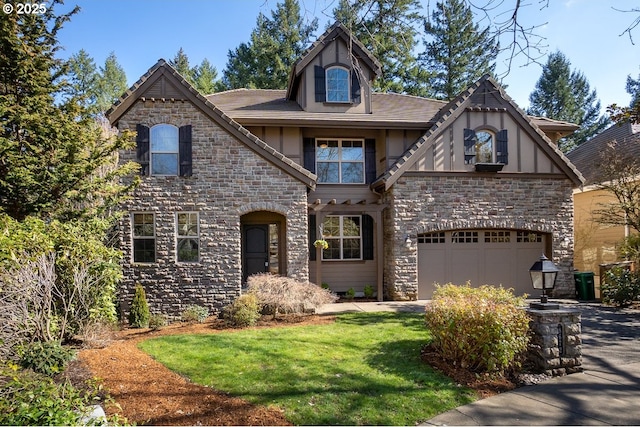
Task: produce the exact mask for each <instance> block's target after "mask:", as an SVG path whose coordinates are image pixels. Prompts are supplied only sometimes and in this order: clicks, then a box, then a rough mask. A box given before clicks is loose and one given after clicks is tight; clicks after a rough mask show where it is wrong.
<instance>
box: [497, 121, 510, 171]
mask: <svg viewBox="0 0 640 427" xmlns="http://www.w3.org/2000/svg"><path fill="white" fill-rule="evenodd" d="M496 140H497V145H496V160H497V161H498V163H504V164H505V165H506V164H508V163H509V144H508V142H509V138H508V137H507V130H506V129H502V130H501V131H499V132H498V135H497V136H496Z"/></svg>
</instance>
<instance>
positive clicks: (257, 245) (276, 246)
mask: <svg viewBox="0 0 640 427" xmlns="http://www.w3.org/2000/svg"><path fill="white" fill-rule="evenodd" d="M240 224H241V226H242V282H243V283H246V281H247V278H248V277H249V276H251V275H253V274H258V273H267V272H268V273H273V274H280V275H286V265H287V264H286V259H285V258H286V245H285V242H286V229H285V228H286V219H285V217H284V216H283V215H280V214H278V213H275V212H267V211H258V212H250V213H248V214H245V215H242V217H241V218H240Z"/></svg>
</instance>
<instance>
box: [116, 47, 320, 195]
mask: <svg viewBox="0 0 640 427" xmlns="http://www.w3.org/2000/svg"><path fill="white" fill-rule="evenodd" d="M145 97H146V98H149V99H150V98H154V97H155V98H156V99H163V100H165V99H166V100H167V101H172V100H187V101H189V102H191V103H192V104H193V105H194V106H195V107H196V108H198V109H199V110H200V111H202V112H203V113H204V114H205V115H206V116H208V117H209V118H210V119H211V120H213V121H214V122H215V123H216V124H218V125H219V126H221V127H222V128H223V129H225V130H226V131H227V132H228V133H229V134H230V135H232V136H233V137H235V138H236V139H237V140H238V141H240V142H241V143H243V144H244V145H246V146H247V147H248V148H250V149H251V150H252V151H254V152H255V153H256V154H258V155H260V156H261V157H263V158H264V159H266V160H268V161H269V162H271V163H273V164H274V165H275V166H277V167H279V168H280V169H282V170H283V171H285V172H286V173H288V174H289V175H291V176H292V177H294V178H296V179H298V180H299V181H301V182H303V183H304V184H305V185H306V186H307V187H309V188H311V189H314V188H315V186H316V180H317V177H316V175H315V174H313V173H311V172H309V171H308V170H306V169H305V168H303V167H302V166H300V165H299V164H297V163H295V162H294V161H293V160H291V159H289V158H288V157H286V156H284V155H283V154H282V153H280V152H278V151H276V150H275V149H274V148H272V147H270V146H269V145H268V144H266V143H265V142H264V141H262V140H261V139H260V138H258V137H257V136H255V135H254V134H252V133H251V132H249V131H248V130H247V129H246V128H244V127H243V126H241V125H240V124H239V123H238V122H236V121H235V120H233V119H232V118H231V117H229V116H228V115H226V114H225V113H224V112H223V111H222V110H220V109H219V108H218V107H216V106H215V105H214V104H212V103H211V102H210V101H208V100H207V99H206V98H205V97H204V96H202V95H200V93H199V92H198V91H197V90H196V89H195V88H194V87H193V86H191V84H189V82H187V81H186V80H185V79H184V78H183V77H182V76H181V75H180V74H179V73H178V72H177V71H176V69H175V68H173V67H172V66H171V65H169V64H168V63H167V62H166V61H165V60H164V59H160V60H159V61H158V62H157V63H156V64H155V65H154V66H153V67H151V68H150V69H149V71H147V72H146V73H145V74H144V75H143V76H142V77H140V79H139V80H138V81H137V82H136V83H134V85H133V86H131V88H129V90H127V91H126V92H125V93H124V95H122V97H120V99H119V100H118V101H117V102H116V103H115V104H114V105H113V107H111V109H109V111H107V113H106V116H107V118H108V119H109V122H111V124H113V125H115V124H116V123H117V122H118V121H119V120H120V118H121V117H122V116H123V115H124V114H125V113H126V112H127V111H129V109H130V108H131V107H132V106H133V105H134V104H135V103H136V102H137V101H138V100H139V99H141V98H145Z"/></svg>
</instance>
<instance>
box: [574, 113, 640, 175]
mask: <svg viewBox="0 0 640 427" xmlns="http://www.w3.org/2000/svg"><path fill="white" fill-rule="evenodd" d="M612 141H616V142H617V146H616V149H617V150H624V151H625V154H626V155H628V156H629V157H630V158H636V159H640V124H631V123H623V124H620V125H619V124H614V125H613V126H611V127H609V128H607V129H605V130H603V131H602V132H600V133H599V134H598V135H596V136H594V137H593V138H591V139H590V140H588V141H585V142H583V143H582V144H580V145H578V146H577V147H576V148H574V149H573V150H571V151H570V152H569V153H568V154H567V157H568V158H569V160H571V162H573V164H574V165H576V167H577V168H578V169H579V170H580V172H582V174H583V175H584V177H585V179H586V182H585V184H587V185H590V184H595V183H598V182H600V181H601V180H602V179H601V178H602V176H601V174H600V167H599V164H600V163H602V153H603V152H605V150H606V149H607V145H608V144H609V143H610V142H612Z"/></svg>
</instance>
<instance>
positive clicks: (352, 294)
mask: <svg viewBox="0 0 640 427" xmlns="http://www.w3.org/2000/svg"><path fill="white" fill-rule="evenodd" d="M344 297H345V298H346V299H348V300H352V299H354V298H355V297H356V290H355V289H353V288H349V289H347V292H345V293H344Z"/></svg>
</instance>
